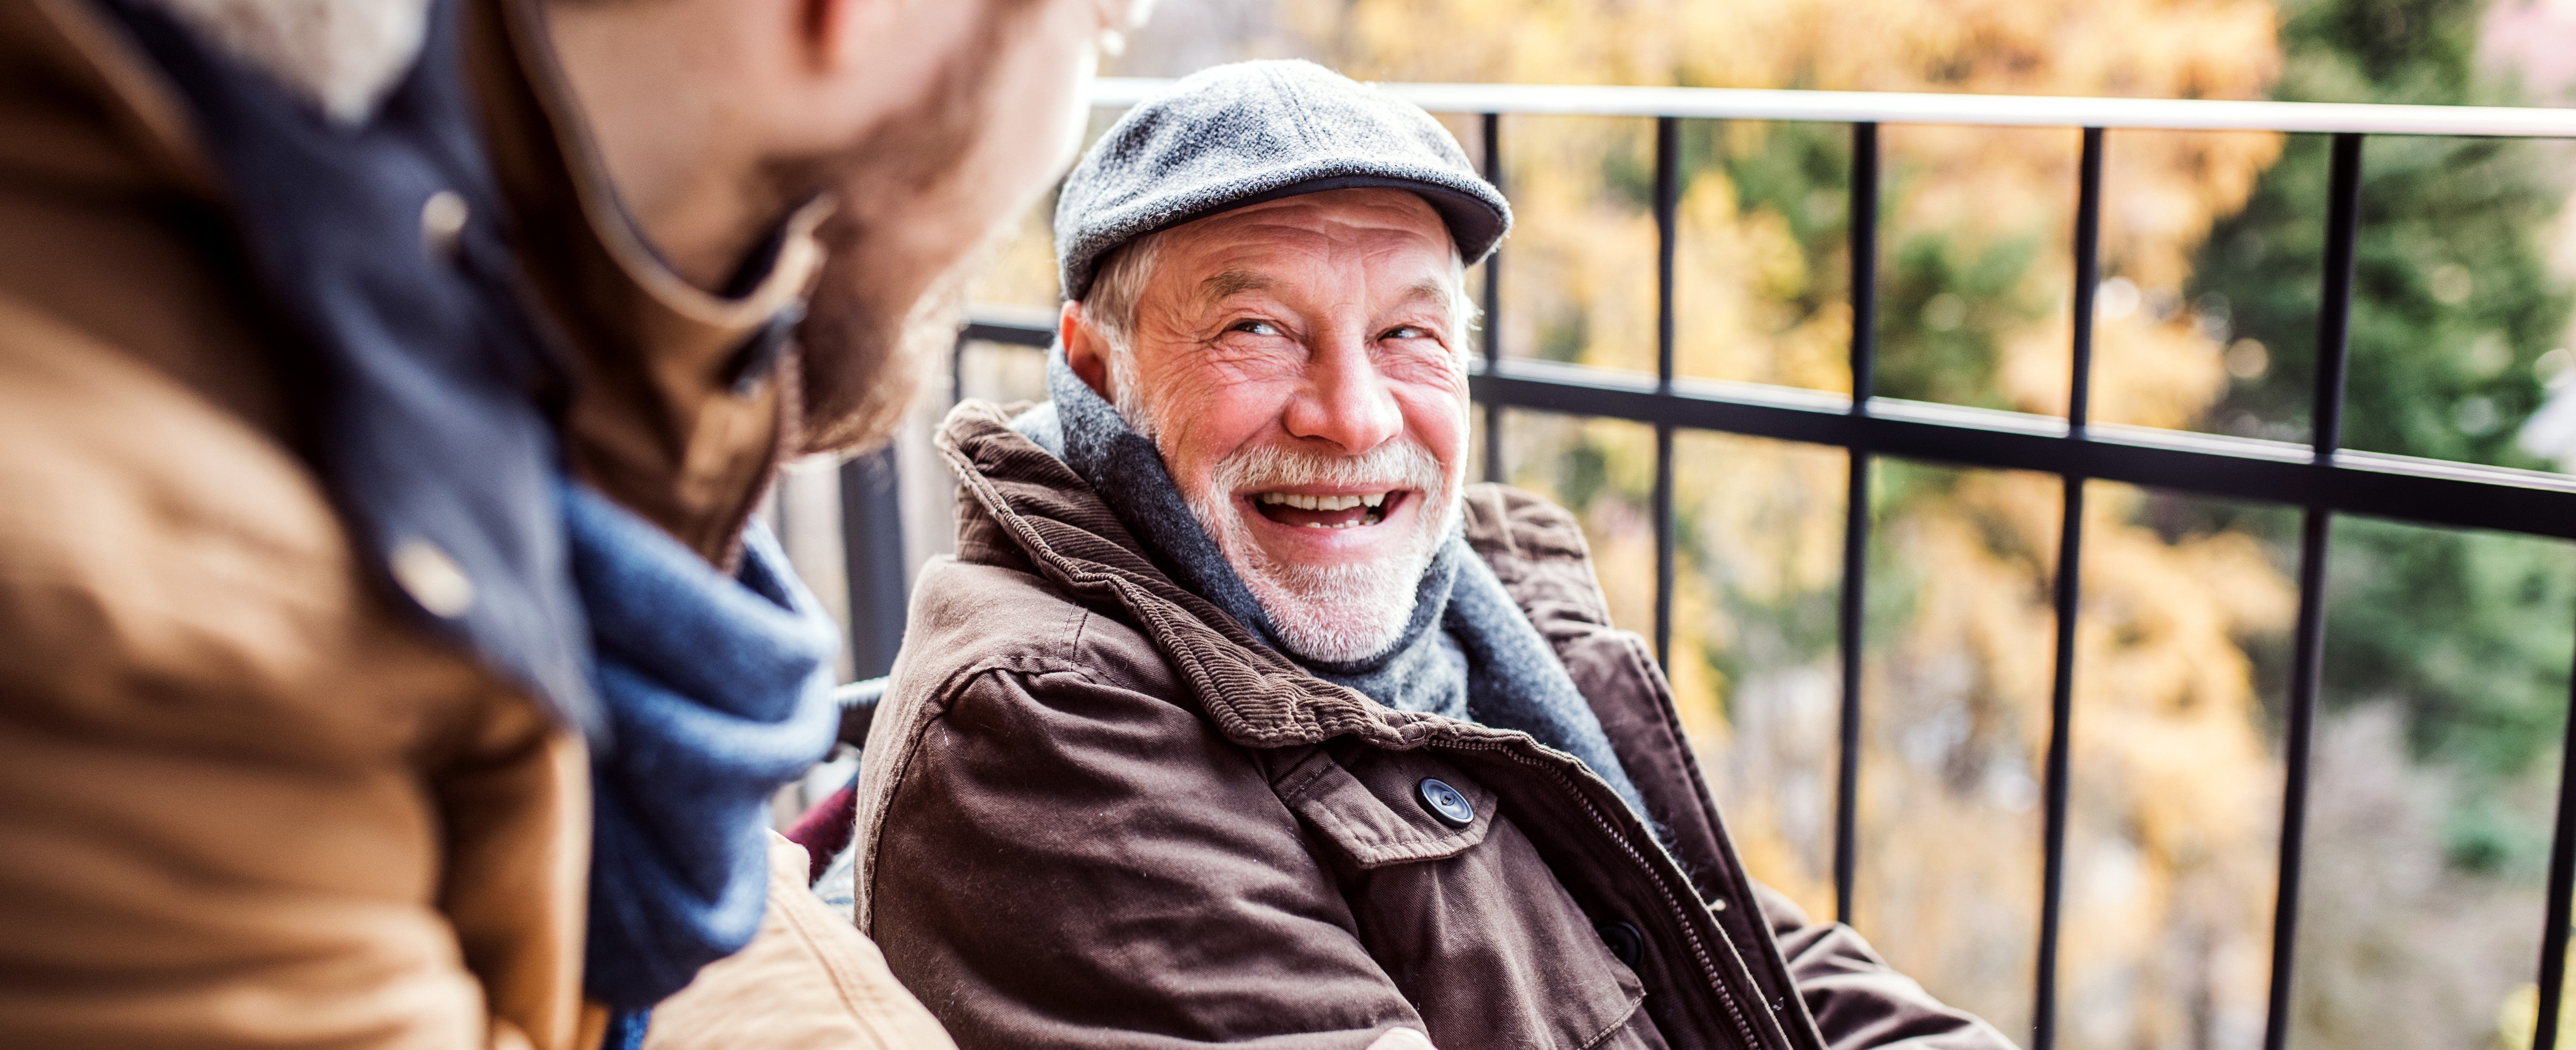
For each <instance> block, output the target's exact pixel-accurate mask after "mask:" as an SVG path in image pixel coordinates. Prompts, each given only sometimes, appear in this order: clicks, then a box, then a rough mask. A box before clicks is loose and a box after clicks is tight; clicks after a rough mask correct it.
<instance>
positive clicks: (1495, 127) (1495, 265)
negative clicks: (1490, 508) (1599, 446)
mask: <svg viewBox="0 0 2576 1050" xmlns="http://www.w3.org/2000/svg"><path fill="white" fill-rule="evenodd" d="M1484 132H1485V134H1484V139H1485V141H1484V147H1485V150H1484V152H1485V181H1487V182H1490V183H1493V184H1494V189H1495V190H1496V191H1497V192H1500V191H1501V190H1502V188H1503V115H1502V114H1500V113H1487V114H1485V120H1484ZM1502 325H1503V248H1502V246H1501V245H1499V244H1498V245H1495V246H1494V250H1493V251H1492V252H1491V253H1490V254H1488V255H1486V256H1485V325H1484V331H1483V332H1481V333H1479V334H1481V335H1483V336H1484V343H1485V347H1484V349H1485V374H1486V375H1494V374H1495V373H1496V372H1497V371H1498V370H1499V369H1500V366H1501V365H1502V361H1503V333H1502ZM1485 480H1487V481H1501V480H1503V406H1502V405H1501V404H1499V403H1497V402H1495V401H1494V400H1493V399H1492V398H1487V399H1485Z"/></svg>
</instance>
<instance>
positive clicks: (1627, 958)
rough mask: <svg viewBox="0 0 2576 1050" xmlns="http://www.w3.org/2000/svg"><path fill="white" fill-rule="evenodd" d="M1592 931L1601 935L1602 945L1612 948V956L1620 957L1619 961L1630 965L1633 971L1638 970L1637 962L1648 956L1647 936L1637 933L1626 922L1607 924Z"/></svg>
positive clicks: (1634, 928) (1635, 929)
mask: <svg viewBox="0 0 2576 1050" xmlns="http://www.w3.org/2000/svg"><path fill="white" fill-rule="evenodd" d="M1592 931H1593V932H1594V933H1598V934H1600V935H1601V943H1603V944H1606V945H1609V946H1610V954H1612V955H1616V956H1618V957H1619V961H1620V962H1623V963H1626V964H1628V968H1629V969H1631V970H1633V969H1636V968H1637V960H1639V959H1642V958H1645V956H1646V935H1645V934H1642V933H1639V932H1637V928H1636V927H1634V926H1630V925H1628V924H1627V923H1624V922H1605V923H1602V924H1600V925H1598V926H1595V927H1593V928H1592Z"/></svg>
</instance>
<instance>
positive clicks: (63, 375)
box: [0, 0, 948, 1050]
mask: <svg viewBox="0 0 2576 1050" xmlns="http://www.w3.org/2000/svg"><path fill="white" fill-rule="evenodd" d="M472 7H473V9H472V12H471V15H470V21H471V22H472V24H473V30H472V37H473V40H474V43H473V45H472V46H471V48H470V53H471V54H473V55H474V56H475V59H474V61H475V64H476V66H477V68H476V70H475V77H476V79H477V83H478V90H479V91H481V92H482V95H483V101H484V105H485V110H486V113H485V116H486V120H487V124H488V126H489V134H490V140H491V141H490V145H491V146H492V152H493V154H494V156H495V158H496V163H497V164H498V165H499V166H500V167H501V168H502V169H503V175H504V181H505V183H506V184H507V186H508V191H509V194H510V196H511V198H512V203H513V206H514V208H515V209H516V212H517V215H518V218H519V220H520V221H521V222H522V223H523V224H524V230H525V231H526V232H528V233H530V234H532V236H530V237H529V238H528V241H529V244H530V245H531V246H532V248H533V250H532V251H531V252H530V253H529V254H528V256H527V257H526V259H525V260H524V262H525V269H526V272H527V273H528V275H529V278H530V281H531V285H532V287H531V288H530V292H531V293H532V297H533V298H534V299H535V300H537V301H538V302H540V303H542V304H543V306H544V308H545V309H546V312H547V313H549V314H550V315H551V316H552V320H553V321H554V322H555V323H556V325H557V326H558V327H559V328H560V329H561V330H562V331H563V332H565V333H567V334H568V335H569V336H570V341H571V342H573V343H574V344H576V347H577V349H578V352H579V354H580V355H581V356H580V361H579V362H578V371H579V373H580V375H579V379H580V383H579V386H578V389H577V390H576V391H575V392H574V399H573V403H572V408H571V412H570V415H569V423H568V433H567V434H566V446H567V448H568V449H570V450H571V452H572V455H573V457H574V460H575V467H576V470H577V472H578V473H579V474H581V475H582V476H583V477H584V478H585V479H586V480H589V481H591V482H592V483H593V484H596V485H598V486H600V487H601V488H602V489H603V490H604V491H606V492H608V493H609V494H610V495H611V496H613V497H615V498H616V499H618V500H619V501H620V502H621V503H624V504H626V505H627V506H628V507H630V508H632V509H634V510H635V511H637V512H639V513H641V514H644V515H645V516H647V517H648V518H651V519H652V520H654V521H656V522H657V523H659V524H661V525H662V526H664V527H665V528H667V529H669V530H670V531H671V532H672V533H673V534H675V535H677V536H679V537H680V538H681V539H682V540H683V541H685V542H687V543H689V544H691V545H692V546H694V547H696V548H697V549H699V550H700V551H702V552H705V553H707V554H708V555H709V556H710V557H711V558H714V557H721V556H722V553H723V551H724V550H725V548H726V546H727V545H728V544H729V543H730V542H731V540H732V538H733V537H734V536H735V535H736V534H737V532H738V530H739V528H740V527H741V525H742V522H743V520H744V518H745V516H746V515H747V514H748V513H749V509H750V508H751V506H752V505H753V504H754V502H755V501H756V500H757V498H758V496H759V493H760V490H761V489H762V488H763V487H764V486H765V485H766V483H767V479H768V476H769V474H770V472H771V470H772V468H773V466H774V465H775V463H776V461H777V458H778V455H779V452H780V450H781V448H782V447H785V446H786V445H787V444H788V443H789V442H790V441H791V440H792V438H793V434H792V426H793V415H794V413H793V408H794V406H793V405H792V404H788V403H783V402H782V401H781V395H780V391H781V390H782V389H792V388H793V384H792V383H790V382H784V381H772V382H769V383H765V384H762V385H760V386H759V387H758V388H757V389H755V390H753V391H751V392H749V393H745V394H737V393H736V392H734V391H733V390H731V389H729V388H728V387H726V386H725V385H723V384H721V383H720V382H718V379H717V376H718V373H719V370H720V366H721V364H722V362H723V361H724V360H725V359H726V358H727V357H728V356H729V355H730V354H731V352H732V351H733V350H734V348H736V347H737V346H739V345H740V344H741V343H742V342H743V340H744V339H745V338H747V337H748V336H749V335H750V334H751V333H752V332H754V331H755V330H757V329H758V328H760V327H761V326H762V325H763V324H765V323H767V322H768V321H769V319H770V318H771V316H772V315H773V314H775V313H776V312H777V311H778V310H780V309H781V308H782V307H783V306H785V305H787V304H788V303H790V302H792V301H794V300H796V299H797V298H798V297H800V296H801V295H802V294H803V293H804V291H805V286H806V284H807V282H808V281H809V280H810V279H811V275H812V273H813V270H814V267H815V264H816V261H817V250H816V248H815V247H814V245H813V244H812V243H811V242H810V240H805V239H794V240H791V242H790V243H789V245H788V246H787V247H786V249H785V250H784V252H783V254H782V255H781V257H780V258H779V260H778V263H777V265H776V267H775V272H774V273H773V275H772V276H771V278H770V279H769V280H768V282H766V283H765V284H764V285H763V286H762V287H760V288H759V289H757V290H755V291H754V292H752V293H751V294H750V295H748V296H746V297H744V298H742V299H739V300H718V299H715V298H713V297H711V296H707V295H704V294H700V293H698V292H695V291H693V290H691V289H690V288H688V287H687V286H685V285H683V284H682V283H681V282H679V281H678V280H676V279H675V278H673V277H672V276H671V275H670V274H668V273H667V272H665V271H664V270H663V269H662V268H661V267H660V266H659V265H658V264H656V263H654V262H653V261H652V260H651V258H650V254H649V253H648V252H646V251H645V250H644V249H643V248H642V247H641V246H640V242H639V241H638V240H637V239H636V237H635V235H634V234H633V233H632V232H631V231H630V230H629V229H628V228H627V226H626V225H624V223H623V220H621V219H620V218H618V215H617V209H616V208H615V206H614V204H613V202H612V201H611V200H610V198H609V196H608V195H607V193H606V192H605V190H604V182H603V180H602V179H601V177H600V175H599V172H598V170H597V167H596V164H595V162H593V161H591V160H590V159H589V157H588V156H587V154H586V153H585V152H584V151H583V149H582V147H581V145H580V141H581V140H580V138H579V135H578V132H577V130H576V129H577V123H576V122H574V121H572V120H570V119H569V118H568V117H567V113H568V112H569V111H568V108H567V106H566V103H565V102H564V99H565V98H566V97H567V96H566V95H565V93H564V92H563V91H562V89H561V87H560V85H559V83H557V82H556V79H555V77H554V75H553V73H552V72H551V71H550V68H549V66H548V64H547V60H546V52H545V50H544V48H543V47H542V45H541V44H535V43H532V41H533V40H535V39H536V36H535V34H534V33H533V32H532V31H531V28H530V27H532V26H533V25H535V23H534V21H533V18H534V14H533V12H532V11H531V10H530V9H529V8H528V7H527V6H525V3H524V0H507V2H504V0H475V2H474V3H473V5H472ZM194 135H195V131H194V130H193V129H192V128H191V127H190V124H189V121H188V117H187V109H186V107H185V106H184V105H183V104H182V103H181V100H179V99H176V98H174V97H172V96H171V94H170V93H169V89H168V88H167V87H166V86H165V85H164V84H163V83H162V82H161V81H160V80H159V79H158V76H157V74H156V73H155V71H154V70H153V67H151V66H150V65H149V64H148V63H147V62H144V61H142V60H141V59H140V58H139V57H138V56H137V55H136V54H134V53H132V52H131V51H130V50H129V48H128V46H127V45H126V44H125V43H124V40H123V38H122V37H121V36H120V35H119V34H118V33H117V32H116V31H115V29H114V28H113V26H112V25H111V24H110V23H108V22H107V21H105V20H104V19H102V18H101V17H100V16H99V14H98V13H97V12H96V11H94V10H93V9H91V8H90V7H89V6H87V4H86V3H84V2H82V0H18V2H13V3H9V4H0V1046H11V1047H79V1046H115V1047H126V1048H131V1047H174V1048H176V1047H185V1048H214V1047H229V1046H263V1047H268V1046H299V1047H353V1048H356V1047H366V1048H373V1047H397V1046H399V1047H476V1046H493V1047H536V1048H543V1050H559V1048H578V1047H584V1046H588V1045H594V1044H596V1042H597V1041H598V1039H599V1028H600V1019H601V1014H600V1013H599V1011H597V1010H586V1009H585V1008H584V1007H583V1005H582V1002H581V999H580V994H579V992H580V987H581V962H582V958H581V953H582V941H583V935H582V916H583V911H584V899H583V898H584V888H585V884H586V872H587V865H588V863H589V858H588V855H587V851H588V843H589V840H590V835H589V812H590V810H589V798H588V783H589V780H588V767H587V761H588V760H587V758H586V755H585V753H584V749H583V745H582V742H581V738H580V736H579V735H578V734H577V733H576V732H573V731H571V730H569V729H567V728H566V727H564V726H562V725H559V724H557V723H555V722H553V721H551V720H549V718H548V717H547V716H546V715H545V714H544V713H542V712H541V711H540V709H539V707H538V706H537V705H536V704H535V703H534V702H533V701H532V700H530V699H529V698H528V697H526V696H524V695H522V694H521V693H519V692H517V691H515V690H513V689H511V688H509V687H507V686H505V685H504V684H503V683H502V682H501V681H500V680H499V679H497V678H495V677H494V676H493V675H492V674H490V673H488V672H486V671H485V670H484V669H483V668H482V667H481V666H480V665H479V664H477V663H476V662H475V661H473V660H472V659H471V658H469V657H468V656H466V655H465V654H463V653H462V652H460V651H458V650H455V649H452V648H450V647H448V646H446V645H445V644H443V643H441V642H440V641H438V640H436V639H434V638H432V637H431V636H429V635H428V634H427V633H426V632H425V631H423V630H421V629H419V628H416V627H415V626H413V625H412V624H411V623H410V622H409V621H407V620H404V619H402V618H400V617H398V616H397V615H396V613H395V611H394V607H393V605H392V603H391V601H390V600H389V599H388V598H387V596H385V595H383V594H380V593H378V592H376V591H375V590H373V587H374V584H373V583H371V582H370V581H371V580H372V579H373V578H375V574H371V573H369V572H365V571H362V569H363V568H364V567H363V566H361V565H359V564H357V563H356V562H355V560H354V559H355V558H356V557H357V555H356V554H355V552H354V548H353V546H352V544H351V542H350V540H349V538H348V537H347V535H346V534H345V532H344V529H343V526H342V524H341V521H340V520H339V518H337V517H336V516H335V514H334V512H333V510H332V507H331V505H330V503H329V502H328V501H327V499H326V496H325V493H324V490H323V488H322V486H321V484H320V482H319V480H318V479H317V477H316V475H315V473H314V471H313V470H312V469H311V467H310V466H309V464H308V459H307V458H306V456H304V455H303V454H301V453H300V452H299V442H300V441H302V440H304V437H303V435H301V434H299V433H297V432H296V427H295V426H294V424H293V422H292V420H293V419H294V418H295V413H294V412H293V411H292V408H291V401H290V398H291V396H292V389H293V384H294V383H295V382H296V380H297V378H298V377H295V376H290V375H283V374H280V372H279V370H278V368H277V366H276V362H277V360H278V359H279V358H280V357H281V356H282V355H280V354H277V353H275V352H274V351H275V350H276V349H277V345H276V341H277V339H278V338H279V337H278V336H277V335H276V334H275V329H274V328H273V327H272V323H273V322H272V320H271V319H270V318H269V317H268V316H267V315H266V314H265V312H264V310H263V308H262V307H261V305H260V299H259V296H258V295H257V293H256V292H255V291H254V290H253V289H252V287H251V282H250V278H249V277H248V276H247V269H248V268H247V266H246V265H245V264H244V262H243V259H242V257H241V255H240V254H239V250H238V248H237V246H236V245H235V243H234V241H233V239H232V238H231V236H230V234H229V233H228V231H227V229H226V223H227V222H228V221H229V220H228V213H227V209H226V204H225V199H224V194H223V192H222V191H221V189H220V188H219V186H218V184H217V180H216V179H215V178H214V176H213V175H212V169H211V167H210V165H209V163H208V162H207V160H206V159H205V157H204V156H203V154H202V152H201V151H200V149H199V148H198V146H197V144H196V142H195V140H194V138H193V136H194ZM780 845H781V849H780V851H779V852H780V856H778V857H777V858H776V859H777V860H779V861H780V866H781V868H782V870H783V871H784V872H788V873H792V874H786V875H782V876H781V877H780V878H779V879H776V880H774V881H773V884H772V888H771V908H770V914H769V915H768V917H767V921H766V922H765V924H764V926H763V929H762V931H761V934H760V937H759V939H758V940H756V941H755V942H754V944H753V946H752V947H751V948H750V949H748V950H746V951H745V952H744V953H743V954H742V955H739V956H736V957H735V958H733V959H730V960H727V961H725V962H722V963H719V964H717V965H716V966H714V967H710V968H709V969H708V970H707V971H705V972H704V973H702V974H701V976H700V979H699V982H698V983H697V984H696V985H694V986H692V987H691V988H690V989H689V990H687V991H685V992H683V993H681V995H680V996H679V997H678V998H675V999H673V1000H671V1001H669V1002H666V1003H665V1004H663V1006H662V1007H661V1008H660V1010H658V1011H657V1014H656V1020H655V1024H654V1027H653V1043H654V1044H655V1045H664V1046H682V1045H762V1046H874V1045H885V1046H932V1047H944V1046H947V1045H948V1043H947V1040H946V1038H945V1037H944V1036H942V1035H941V1034H940V1033H939V1031H938V1028H937V1026H936V1025H935V1023H933V1022H931V1021H930V1020H929V1018H928V1017H927V1016H926V1015H925V1014H923V1013H922V1011H921V1009H920V1007H919V1006H918V1004H916V1003H914V1002H913V1001H912V1000H911V998H910V997H909V996H906V995H905V994H904V993H903V991H902V990H901V989H900V988H899V987H897V986H895V985H894V984H893V983H892V982H891V980H889V979H888V978H887V977H886V976H885V972H884V968H883V965H882V963H881V961H880V960H879V959H878V957H877V955H876V953H875V949H874V948H873V947H871V946H870V945H869V944H868V943H867V942H866V941H865V940H864V939H863V938H860V937H859V936H857V935H856V933H855V932H854V931H852V930H851V929H850V927H849V926H848V924H847V923H846V921H845V920H843V919H841V918H839V917H836V916H833V915H831V914H830V913H829V912H827V911H825V910H824V909H822V907H821V906H820V904H819V903H818V902H817V901H815V900H814V899H813V898H811V897H810V896H809V895H807V894H806V893H805V892H804V889H803V886H804V881H803V878H802V872H803V871H804V869H805V860H804V858H803V856H802V855H801V851H798V850H796V849H795V848H794V847H793V846H787V845H785V844H784V843H783V840H782V842H781V843H780Z"/></svg>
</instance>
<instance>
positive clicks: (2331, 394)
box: [2263, 135, 2361, 1050]
mask: <svg viewBox="0 0 2576 1050" xmlns="http://www.w3.org/2000/svg"><path fill="white" fill-rule="evenodd" d="M2327 182H2328V186H2327V192H2326V201H2327V203H2326V253H2325V259H2324V270H2325V276H2324V287H2323V288H2322V289H2320V293H2321V294H2320V299H2319V302H2318V312H2317V370H2316V377H2315V378H2316V386H2315V388H2314V390H2313V391H2312V392H2311V400H2310V401H2309V404H2308V410H2309V416H2310V418H2311V419H2312V420H2313V421H2314V423H2315V426H2313V427H2312V428H2311V432H2310V434H2309V440H2310V442H2311V444H2312V449H2313V451H2312V452H2311V456H2312V457H2313V458H2314V459H2315V461H2316V462H2318V463H2325V462H2329V461H2331V460H2332V459H2333V458H2334V451H2335V446H2336V445H2337V444H2339V443H2340V442H2341V441H2342V438H2343V427H2342V423H2341V420H2342V418H2343V398H2344V379H2343V377H2344V368H2345V364H2346V362H2347V360H2348V359H2349V357H2350V353H2351V340H2350V338H2349V333H2350V331H2351V317H2352V273H2353V269H2352V267H2353V244H2354V242H2355V240H2356V239H2357V237H2358V236H2359V233H2360V228H2361V207H2360V204H2361V136H2359V135H2337V136H2335V139H2334V160H2333V163H2332V166H2331V172H2330V174H2329V175H2328V178H2327ZM2333 533H2334V516H2333V514H2332V513H2330V512H2329V511H2327V510H2326V509H2325V508H2323V507H2313V506H2312V507H2309V508H2308V509H2307V512H2306V514H2305V515H2304V517H2303V520H2302V521H2301V523H2300V530H2299V620H2298V635H2297V637H2296V638H2295V639H2293V652H2292V654H2291V658H2290V695H2289V697H2288V701H2289V703H2288V707H2289V717H2288V718H2286V719H2285V720H2284V724H2283V726H2282V739H2281V764H2282V770H2281V775H2282V783H2281V854H2280V864H2279V873H2278V879H2277V881H2276V882H2275V883H2274V886H2273V898H2272V901H2273V903H2272V977H2271V987H2270V991H2269V998H2268V1000H2267V1003H2266V1011H2267V1012H2266V1014H2265V1016H2264V1021H2263V1048H2264V1050H2286V1048H2287V1047H2288V1046H2289V1043H2290V1025H2291V1020H2292V1017H2291V1006H2290V993H2291V990H2292V985H2291V980H2292V977H2293V974H2294V971H2295V967H2294V963H2295V962H2296V958H2297V954H2298V932H2299V885H2300V880H2301V874H2300V873H2301V871H2302V869H2303V867H2304V861H2305V856H2306V843H2307V829H2308V776H2309V769H2310V766H2311V760H2310V755H2311V753H2312V748H2313V744H2314V741H2315V738H2316V716H2317V696H2318V693H2319V692H2320V691H2321V690H2322V688H2323V685H2322V683H2323V682H2324V673H2325V636H2326V555H2327V551H2328V550H2329V549H2330V548H2331V542H2330V541H2331V540H2332V538H2333Z"/></svg>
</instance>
